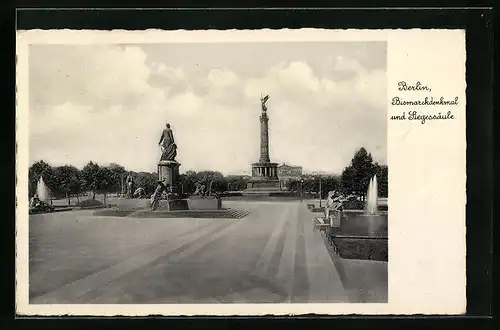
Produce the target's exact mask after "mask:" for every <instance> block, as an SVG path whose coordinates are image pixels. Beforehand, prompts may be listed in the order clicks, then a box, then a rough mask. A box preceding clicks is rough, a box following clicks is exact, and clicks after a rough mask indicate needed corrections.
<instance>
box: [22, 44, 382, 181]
mask: <svg viewBox="0 0 500 330" xmlns="http://www.w3.org/2000/svg"><path fill="white" fill-rule="evenodd" d="M200 47H201V46H200ZM30 55H31V60H30V67H31V70H30V92H31V93H32V94H30V97H31V102H30V106H31V107H30V119H31V120H30V157H31V160H32V161H36V160H38V159H45V160H47V161H49V162H53V163H58V164H61V163H71V164H75V165H77V166H83V165H84V164H85V163H86V162H88V161H89V160H94V161H97V162H102V163H110V162H117V163H121V164H123V165H125V166H127V167H129V168H131V169H134V170H146V171H155V170H156V162H157V160H158V157H159V153H160V151H159V148H158V139H159V135H160V133H161V129H163V127H164V125H165V123H166V122H169V123H170V124H171V125H172V128H173V130H174V134H175V138H176V142H177V144H178V146H179V150H178V160H179V161H180V162H181V163H182V167H181V170H183V171H185V170H189V169H194V170H202V169H215V170H220V171H222V172H225V173H242V172H245V171H248V170H249V168H250V163H252V162H255V161H257V160H258V158H259V150H260V140H259V139H260V122H259V116H260V100H259V98H260V96H261V95H262V94H265V93H268V94H270V95H271V98H270V100H269V102H268V108H269V112H268V113H269V117H270V122H269V127H270V128H269V130H270V152H271V155H270V156H271V160H272V161H276V162H285V161H286V162H288V163H292V164H296V165H301V166H303V167H304V168H305V169H310V170H324V171H329V172H340V171H341V170H342V168H343V167H345V166H346V165H347V164H348V162H349V161H350V159H351V158H352V155H353V153H354V151H355V149H356V148H358V147H360V146H365V147H366V148H367V149H368V150H369V151H371V152H372V153H373V155H374V156H375V158H376V159H377V160H379V161H381V162H385V159H386V103H387V101H386V76H385V72H384V71H382V70H367V69H365V68H364V67H363V66H362V65H361V64H360V63H359V62H357V61H356V60H353V59H351V58H335V59H332V60H331V61H329V62H327V64H326V65H323V66H322V68H323V70H325V72H327V73H328V74H327V75H322V74H320V73H318V72H315V71H314V70H313V69H312V67H311V65H310V64H309V63H308V62H307V61H283V62H281V63H276V64H275V65H273V66H270V67H268V69H267V70H264V71H263V72H264V73H263V74H259V75H258V76H248V75H243V74H237V73H236V71H235V70H233V69H231V68H229V67H222V66H206V67H200V68H196V70H194V69H192V68H191V69H186V68H184V67H182V66H178V67H172V66H169V65H168V63H167V62H161V61H155V62H152V63H148V61H147V59H148V56H147V54H146V53H145V52H144V51H143V50H142V49H141V48H139V47H135V46H127V47H120V46H92V47H88V46H87V47H84V46H81V47H80V46H58V47H54V46H52V47H49V46H42V47H40V48H37V49H33V51H32V53H31V54H30ZM49 59H52V60H49ZM55 59H57V60H55ZM248 61H250V62H251V61H252V56H251V54H248ZM337 78H338V79H337Z"/></svg>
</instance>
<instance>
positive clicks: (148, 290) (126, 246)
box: [30, 201, 349, 304]
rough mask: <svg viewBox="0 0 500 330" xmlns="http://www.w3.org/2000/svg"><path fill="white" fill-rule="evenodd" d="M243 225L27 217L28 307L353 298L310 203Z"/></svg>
mask: <svg viewBox="0 0 500 330" xmlns="http://www.w3.org/2000/svg"><path fill="white" fill-rule="evenodd" d="M224 207H231V208H240V209H248V210H250V211H251V213H250V215H249V216H247V217H245V218H242V219H235V220H232V219H186V218H184V219H134V218H117V217H114V218H113V217H93V216H92V212H91V211H77V212H62V213H56V214H45V215H35V216H31V217H30V297H31V300H30V302H31V303H59V304H60V303H96V304H103V303H113V304H121V303H136V304H139V303H229V302H237V303H264V302H274V303H287V302H288V303H305V302H323V303H324V302H349V301H348V298H347V293H346V291H345V289H344V287H343V285H342V282H341V280H340V277H339V275H338V273H337V271H336V269H335V267H334V264H333V263H332V261H331V258H330V257H329V255H328V252H327V249H326V247H325V245H324V243H323V240H322V239H321V237H320V234H319V233H318V232H315V231H313V227H312V224H311V218H312V214H311V213H310V212H309V211H308V210H307V209H306V208H305V203H299V202H298V201H297V202H224Z"/></svg>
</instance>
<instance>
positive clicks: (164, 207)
mask: <svg viewBox="0 0 500 330" xmlns="http://www.w3.org/2000/svg"><path fill="white" fill-rule="evenodd" d="M156 210H161V211H183V210H189V206H188V201H187V200H186V199H169V200H165V199H162V200H159V201H158V207H157V208H156Z"/></svg>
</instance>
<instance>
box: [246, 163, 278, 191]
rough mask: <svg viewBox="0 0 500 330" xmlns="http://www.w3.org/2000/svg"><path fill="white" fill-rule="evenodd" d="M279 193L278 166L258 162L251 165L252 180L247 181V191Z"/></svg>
mask: <svg viewBox="0 0 500 330" xmlns="http://www.w3.org/2000/svg"><path fill="white" fill-rule="evenodd" d="M260 189H262V190H265V191H269V190H272V191H279V190H280V182H279V179H278V164H277V163H270V162H259V163H254V164H252V178H251V179H250V180H248V181H247V190H254V191H255V190H260Z"/></svg>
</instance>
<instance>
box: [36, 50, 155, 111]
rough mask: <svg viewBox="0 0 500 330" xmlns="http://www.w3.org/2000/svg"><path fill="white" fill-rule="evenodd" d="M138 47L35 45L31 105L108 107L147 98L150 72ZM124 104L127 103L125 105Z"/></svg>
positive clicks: (144, 56)
mask: <svg viewBox="0 0 500 330" xmlns="http://www.w3.org/2000/svg"><path fill="white" fill-rule="evenodd" d="M146 56H147V55H146V54H145V53H144V52H143V51H142V50H141V49H140V48H139V47H132V46H127V47H117V46H105V45H102V46H92V47H88V46H59V47H57V48H54V47H53V46H37V47H36V48H35V47H33V48H32V51H31V52H30V91H31V94H30V100H31V102H30V104H31V105H32V106H36V105H37V104H44V105H45V106H52V105H59V104H63V103H65V102H68V101H70V102H74V103H76V104H81V105H88V106H93V107H96V108H98V107H108V106H114V105H118V104H123V103H126V104H127V105H128V104H135V103H137V102H138V100H139V99H140V98H141V97H144V96H148V92H149V91H150V90H151V88H152V87H151V86H150V85H149V84H148V83H147V79H148V77H149V75H150V73H151V69H150V68H149V67H148V66H147V65H146V64H145V59H146ZM124 101H126V102H124Z"/></svg>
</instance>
